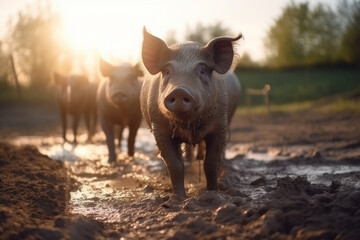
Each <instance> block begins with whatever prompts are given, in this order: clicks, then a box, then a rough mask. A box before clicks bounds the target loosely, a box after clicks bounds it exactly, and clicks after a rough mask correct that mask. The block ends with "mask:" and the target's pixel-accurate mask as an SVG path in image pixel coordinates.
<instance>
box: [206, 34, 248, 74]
mask: <svg viewBox="0 0 360 240" xmlns="http://www.w3.org/2000/svg"><path fill="white" fill-rule="evenodd" d="M240 38H242V34H239V36H237V37H235V38H229V37H218V38H214V39H213V40H211V41H210V42H209V43H208V44H207V45H206V46H205V47H204V48H203V51H204V53H205V57H206V58H207V59H209V60H210V62H211V63H212V64H213V66H212V67H213V68H214V70H215V71H216V72H218V73H220V74H224V73H226V72H227V71H228V70H229V69H230V67H231V64H232V62H233V58H234V49H233V44H232V42H234V41H237V40H239V39H240Z"/></svg>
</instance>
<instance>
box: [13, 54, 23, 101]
mask: <svg viewBox="0 0 360 240" xmlns="http://www.w3.org/2000/svg"><path fill="white" fill-rule="evenodd" d="M10 62H11V70H12V73H13V75H14V80H15V86H16V91H17V94H18V98H19V100H22V95H21V89H20V84H19V80H18V76H17V73H16V68H15V63H14V57H13V54H12V53H11V54H10Z"/></svg>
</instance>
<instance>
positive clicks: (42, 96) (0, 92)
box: [0, 87, 55, 103]
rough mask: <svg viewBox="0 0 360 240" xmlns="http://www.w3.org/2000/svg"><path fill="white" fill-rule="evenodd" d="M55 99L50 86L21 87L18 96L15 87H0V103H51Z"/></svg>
mask: <svg viewBox="0 0 360 240" xmlns="http://www.w3.org/2000/svg"><path fill="white" fill-rule="evenodd" d="M54 101H55V97H54V90H53V89H51V88H47V89H42V90H34V89H31V88H21V89H20V96H19V94H18V92H17V90H16V89H15V87H6V88H0V103H11V102H27V103H52V102H54Z"/></svg>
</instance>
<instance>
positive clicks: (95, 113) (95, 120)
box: [91, 110, 98, 137]
mask: <svg viewBox="0 0 360 240" xmlns="http://www.w3.org/2000/svg"><path fill="white" fill-rule="evenodd" d="M91 115H92V118H93V121H92V126H91V137H92V136H94V134H95V132H96V125H97V120H98V118H97V111H96V110H94V111H93V112H92V113H91Z"/></svg>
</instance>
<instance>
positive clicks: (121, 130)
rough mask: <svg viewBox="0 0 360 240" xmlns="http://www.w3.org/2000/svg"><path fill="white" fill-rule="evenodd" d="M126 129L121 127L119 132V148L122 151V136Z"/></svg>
mask: <svg viewBox="0 0 360 240" xmlns="http://www.w3.org/2000/svg"><path fill="white" fill-rule="evenodd" d="M123 131H124V127H123V125H120V127H119V132H118V147H119V148H120V149H121V141H122V135H123Z"/></svg>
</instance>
